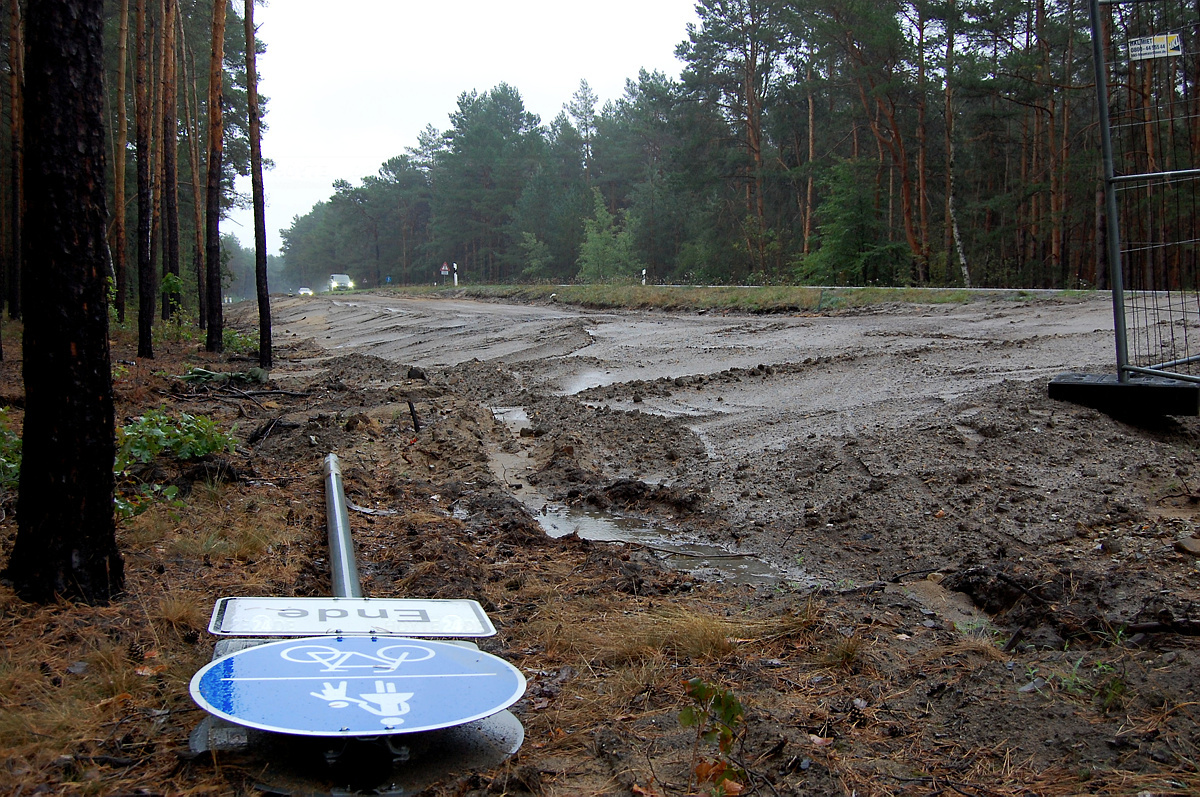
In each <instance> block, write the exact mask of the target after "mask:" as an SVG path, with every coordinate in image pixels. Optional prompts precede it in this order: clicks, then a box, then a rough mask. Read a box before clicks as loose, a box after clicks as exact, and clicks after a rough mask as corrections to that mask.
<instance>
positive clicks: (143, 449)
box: [113, 410, 234, 518]
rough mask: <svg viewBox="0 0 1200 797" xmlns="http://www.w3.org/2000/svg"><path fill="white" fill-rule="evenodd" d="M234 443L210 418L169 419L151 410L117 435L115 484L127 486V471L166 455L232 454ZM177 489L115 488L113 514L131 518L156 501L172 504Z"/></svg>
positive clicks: (154, 486)
mask: <svg viewBox="0 0 1200 797" xmlns="http://www.w3.org/2000/svg"><path fill="white" fill-rule="evenodd" d="M233 446H234V440H233V438H232V437H231V436H230V435H227V434H224V433H223V432H221V431H220V430H219V429H217V424H216V422H214V421H213V420H212V419H211V418H205V417H204V416H202V415H201V416H196V415H188V414H187V413H186V412H182V413H180V414H179V418H178V419H175V418H171V417H170V416H169V415H167V414H166V413H165V412H163V411H162V410H151V411H150V412H147V413H146V414H145V415H143V416H142V417H140V418H138V419H137V420H136V421H134V422H133V423H130V424H127V425H126V426H124V427H123V428H121V429H120V430H119V431H118V432H117V457H116V461H115V462H114V464H113V472H114V473H115V474H116V477H117V482H118V485H120V484H121V483H125V484H127V485H128V484H130V483H131V482H132V481H133V479H132V478H131V475H130V469H131V468H132V467H133V466H134V465H137V464H143V465H144V464H146V463H148V462H150V461H151V460H153V459H154V458H155V457H156V456H158V455H159V454H161V453H163V452H166V453H169V454H171V455H172V456H174V457H175V458H176V459H179V460H189V459H198V458H200V457H202V456H204V455H206V454H212V453H215V452H217V451H232V450H233ZM178 495H179V488H178V487H176V486H174V485H165V486H164V485H161V484H153V483H151V484H137V485H134V486H132V487H130V488H129V489H125V490H121V489H120V488H118V492H117V494H116V495H115V496H114V497H113V504H114V507H115V508H116V511H117V515H118V516H120V517H122V518H129V517H133V516H134V515H139V514H141V513H142V512H145V511H146V509H148V508H149V507H150V505H151V504H153V503H154V502H156V501H161V500H166V501H170V502H172V503H176V499H177V496H178Z"/></svg>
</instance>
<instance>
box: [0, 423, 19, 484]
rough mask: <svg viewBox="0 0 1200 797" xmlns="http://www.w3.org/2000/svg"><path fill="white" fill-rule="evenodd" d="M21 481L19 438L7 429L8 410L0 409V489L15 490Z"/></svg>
mask: <svg viewBox="0 0 1200 797" xmlns="http://www.w3.org/2000/svg"><path fill="white" fill-rule="evenodd" d="M20 479H21V438H20V437H18V436H17V433H16V432H14V431H13V430H12V429H11V428H10V427H9V421H8V409H7V408H4V409H0V487H2V488H4V489H6V490H15V489H17V483H18V482H19V481H20Z"/></svg>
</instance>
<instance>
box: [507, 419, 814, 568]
mask: <svg viewBox="0 0 1200 797" xmlns="http://www.w3.org/2000/svg"><path fill="white" fill-rule="evenodd" d="M492 414H493V415H494V416H495V418H496V420H498V421H500V422H501V423H503V424H504V426H505V427H506V428H507V429H508V430H509V432H511V433H512V435H513V438H515V439H514V440H510V441H507V442H505V443H503V444H501V445H495V444H492V445H489V446H488V462H489V465H490V467H491V470H492V472H493V473H494V474H495V475H496V477H497V478H499V479H500V480H501V481H503V482H504V484H505V485H506V486H507V487H508V488H509V490H511V491H512V494H513V496H514V497H515V498H517V499H518V500H519V501H521V502H522V503H523V504H524V505H525V507H526V508H527V509H528V510H529V512H530V513H531V514H532V515H533V516H534V518H535V519H536V520H537V521H538V523H539V524H540V525H541V527H542V529H543V530H544V531H545V532H546V534H547V535H549V536H551V537H565V536H566V535H568V534H572V533H575V534H578V535H579V536H580V537H582V538H583V539H585V540H592V541H594V542H616V543H630V544H633V545H638V546H641V547H643V548H645V549H646V550H648V551H651V552H652V553H653V554H654V555H655V556H656V557H658V558H659V559H661V560H662V561H663V562H664V563H665V564H667V565H669V566H670V567H672V568H674V569H676V570H680V571H684V572H688V573H692V574H694V575H697V576H701V577H704V578H709V579H718V580H722V581H732V582H735V583H739V584H752V585H755V584H771V583H779V582H791V583H797V582H799V583H804V584H808V583H810V582H812V581H813V579H812V577H811V576H810V575H808V574H807V573H805V572H803V571H799V570H796V571H791V570H783V569H780V568H778V567H775V566H774V565H771V564H769V563H767V562H766V561H764V560H762V559H760V558H758V557H756V556H753V555H751V554H746V553H739V552H735V551H729V550H726V549H725V548H721V547H720V546H717V545H710V544H706V543H702V542H699V541H696V540H691V539H687V538H686V537H685V536H683V535H681V534H679V533H678V532H675V531H673V530H671V529H667V528H664V527H663V526H661V525H659V524H657V523H655V522H654V521H652V520H648V519H646V518H640V517H629V516H621V515H617V514H612V513H606V512H602V511H599V510H596V509H593V508H588V509H583V508H579V507H571V506H567V505H565V504H562V503H557V502H554V501H551V500H550V499H549V497H548V496H546V495H544V494H543V493H541V492H540V491H538V490H537V489H536V488H534V487H533V486H531V485H529V484H528V482H527V476H528V473H529V471H530V467H531V465H532V460H531V458H530V454H529V451H528V450H527V449H526V448H525V447H524V446H521V445H520V444H519V443H520V440H521V432H522V430H523V429H525V428H527V427H528V424H529V414H528V412H527V411H526V409H525V408H524V407H493V408H492Z"/></svg>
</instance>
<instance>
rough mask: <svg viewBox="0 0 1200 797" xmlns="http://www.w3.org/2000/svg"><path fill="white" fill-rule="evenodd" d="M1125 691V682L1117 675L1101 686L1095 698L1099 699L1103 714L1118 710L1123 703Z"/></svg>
mask: <svg viewBox="0 0 1200 797" xmlns="http://www.w3.org/2000/svg"><path fill="white" fill-rule="evenodd" d="M1127 691H1128V687H1127V686H1126V685H1125V681H1124V680H1122V679H1121V677H1120V676H1117V675H1114V676H1113V677H1111V678H1109V679H1108V680H1107V681H1105V682H1104V683H1103V684H1101V685H1100V689H1099V691H1098V692H1097V694H1096V696H1097V697H1098V698H1099V699H1100V707H1101V708H1102V709H1103V710H1104V713H1105V714H1107V713H1108V712H1110V711H1112V710H1113V709H1115V708H1120V707H1121V705H1122V704H1123V703H1124V702H1125V692H1127Z"/></svg>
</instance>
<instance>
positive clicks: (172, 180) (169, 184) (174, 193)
mask: <svg viewBox="0 0 1200 797" xmlns="http://www.w3.org/2000/svg"><path fill="white" fill-rule="evenodd" d="M175 9H176V0H164V3H163V69H162V109H163V113H162V176H163V181H162V209H163V212H162V223H163V274H164V275H166V274H173V275H174V276H176V277H178V276H179V165H178V162H177V158H176V155H177V152H178V149H179V136H178V127H179V119H178V115H177V111H176V108H177V107H178V97H177V91H178V85H179V84H178V81H177V80H176V70H175V63H176V57H175V16H176V11H175ZM179 301H180V296H179V292H178V291H177V290H173V291H171V292H169V293H164V294H163V297H162V302H163V306H162V317H163V320H164V321H166V320H169V319H170V318H171V315H172V313H173V312H174V311H175V310H176V309H177V308H178V306H179Z"/></svg>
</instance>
